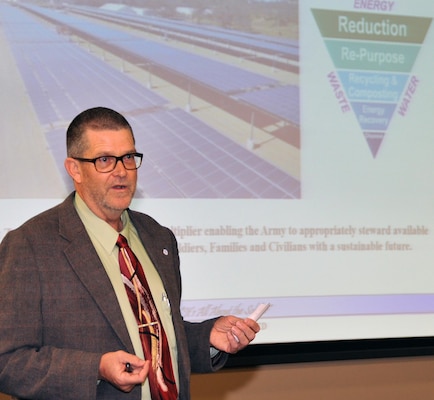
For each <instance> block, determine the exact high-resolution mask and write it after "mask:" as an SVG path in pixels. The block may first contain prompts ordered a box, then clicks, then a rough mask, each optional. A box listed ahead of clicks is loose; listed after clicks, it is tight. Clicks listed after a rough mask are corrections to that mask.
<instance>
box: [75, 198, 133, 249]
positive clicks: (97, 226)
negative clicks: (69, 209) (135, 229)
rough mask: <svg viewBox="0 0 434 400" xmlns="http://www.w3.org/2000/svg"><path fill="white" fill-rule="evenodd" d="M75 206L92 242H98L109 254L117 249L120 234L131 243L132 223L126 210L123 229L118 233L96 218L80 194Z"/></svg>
mask: <svg viewBox="0 0 434 400" xmlns="http://www.w3.org/2000/svg"><path fill="white" fill-rule="evenodd" d="M74 205H75V208H76V210H77V212H78V215H79V216H80V219H81V220H82V222H83V224H84V226H85V228H86V231H87V232H88V233H89V235H90V236H91V237H92V240H97V241H98V242H99V243H100V244H101V246H102V247H103V248H104V250H105V251H106V252H107V253H108V254H110V253H112V252H113V250H114V249H115V247H116V241H117V239H118V236H119V233H121V234H122V235H124V236H125V237H126V238H127V240H128V241H129V236H130V226H131V221H130V217H129V215H128V212H127V210H124V212H123V213H122V215H121V219H122V226H123V229H122V231H121V232H117V231H116V230H115V229H113V228H112V227H111V226H110V225H109V224H108V223H107V222H105V221H104V220H102V219H101V218H99V217H98V216H96V215H95V214H94V213H93V212H92V211H91V210H90V208H89V207H88V206H87V204H86V203H85V202H84V200H83V199H82V198H81V197H80V195H79V194H78V193H76V194H75V199H74Z"/></svg>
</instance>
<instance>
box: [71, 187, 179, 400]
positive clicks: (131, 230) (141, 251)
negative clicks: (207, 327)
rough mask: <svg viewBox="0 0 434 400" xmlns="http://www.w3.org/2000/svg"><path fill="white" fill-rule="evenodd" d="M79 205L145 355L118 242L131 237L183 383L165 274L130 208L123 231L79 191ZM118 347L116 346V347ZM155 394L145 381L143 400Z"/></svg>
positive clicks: (133, 335)
mask: <svg viewBox="0 0 434 400" xmlns="http://www.w3.org/2000/svg"><path fill="white" fill-rule="evenodd" d="M74 205H75V208H76V210H77V212H78V215H79V216H80V219H81V220H82V222H83V224H84V226H85V228H86V231H87V233H88V234H89V236H90V239H91V241H92V243H93V245H94V247H95V250H96V252H97V253H98V256H99V258H100V259H101V262H102V264H103V265H104V268H105V270H106V272H107V275H108V277H109V278H110V281H111V283H112V286H113V289H114V291H115V293H116V296H117V298H118V302H119V305H120V308H121V310H122V314H123V316H124V319H125V323H126V326H127V329H128V332H129V334H130V338H131V342H132V343H133V347H134V351H135V354H136V355H137V356H138V357H140V358H141V359H144V355H143V348H142V344H141V341H140V337H139V330H138V328H137V322H136V317H135V315H134V313H133V310H132V308H131V305H130V302H129V300H128V296H127V293H126V291H125V286H124V284H123V282H122V278H121V273H120V268H119V262H118V253H119V249H118V247H117V246H116V241H117V238H118V236H119V233H121V234H122V235H123V236H125V237H126V238H127V240H128V244H129V246H130V247H131V249H132V250H133V252H134V253H135V255H136V257H137V258H138V259H139V260H140V263H141V264H142V267H143V269H144V271H145V275H146V279H147V280H148V284H149V287H150V289H151V292H152V296H153V298H154V302H155V305H156V307H157V310H158V313H159V315H160V319H161V323H162V324H163V327H164V330H165V332H166V335H167V340H168V343H169V348H170V355H171V358H172V365H173V372H174V374H175V379H176V382H177V385H179V379H178V363H177V357H178V351H177V347H176V337H175V331H174V328H173V323H172V315H171V310H170V304H169V302H168V300H167V296H166V292H165V289H164V286H163V283H162V281H161V278H160V276H159V274H158V272H157V270H156V269H155V267H154V265H153V263H152V261H151V260H150V258H149V256H148V254H147V252H146V250H145V248H144V247H143V245H142V242H141V241H140V239H139V236H138V234H137V231H136V229H135V227H134V226H133V224H132V222H131V221H130V218H129V215H128V212H126V211H124V212H123V213H122V216H121V218H122V223H123V229H122V231H121V232H117V231H116V230H115V229H113V228H112V227H111V226H110V225H109V224H108V223H106V222H105V221H103V220H102V219H101V218H99V217H97V216H96V215H95V214H94V213H93V212H92V211H91V210H90V209H89V207H88V206H87V205H86V203H85V202H84V201H83V200H82V199H81V197H80V196H79V195H78V194H77V193H76V195H75V200H74ZM113 350H116V349H113ZM150 399H151V395H150V391H149V383H148V380H146V381H145V383H144V384H143V385H142V400H150Z"/></svg>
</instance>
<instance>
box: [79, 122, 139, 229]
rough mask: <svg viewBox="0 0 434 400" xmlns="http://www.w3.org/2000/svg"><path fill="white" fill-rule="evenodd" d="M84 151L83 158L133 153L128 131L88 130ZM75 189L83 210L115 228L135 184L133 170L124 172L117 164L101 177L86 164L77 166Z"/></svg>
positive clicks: (91, 165) (122, 167) (133, 149)
mask: <svg viewBox="0 0 434 400" xmlns="http://www.w3.org/2000/svg"><path fill="white" fill-rule="evenodd" d="M86 138H87V143H88V146H87V150H86V152H85V153H86V154H83V155H81V157H83V158H96V157H101V156H117V157H118V156H123V155H125V154H128V153H134V152H136V148H135V145H134V142H133V137H132V135H131V132H130V131H129V130H128V129H121V130H102V131H94V130H88V131H87V132H86ZM78 168H79V176H78V179H76V180H75V181H76V182H75V183H76V189H77V192H78V193H79V194H80V196H81V197H82V199H83V200H84V201H85V203H86V204H87V206H88V207H89V208H90V209H91V210H92V211H93V212H94V213H95V214H96V215H97V216H98V217H100V218H102V219H104V220H105V221H107V222H108V223H110V224H112V225H113V224H116V223H118V221H119V217H120V215H121V213H122V211H123V210H125V209H126V208H128V206H129V205H130V203H131V200H132V198H133V196H134V192H135V190H136V184H137V170H127V169H125V167H124V166H123V164H122V162H121V161H118V162H117V164H116V167H115V169H114V170H113V171H111V172H106V173H101V172H98V171H97V170H96V169H95V166H94V165H93V164H92V163H89V162H79V163H78Z"/></svg>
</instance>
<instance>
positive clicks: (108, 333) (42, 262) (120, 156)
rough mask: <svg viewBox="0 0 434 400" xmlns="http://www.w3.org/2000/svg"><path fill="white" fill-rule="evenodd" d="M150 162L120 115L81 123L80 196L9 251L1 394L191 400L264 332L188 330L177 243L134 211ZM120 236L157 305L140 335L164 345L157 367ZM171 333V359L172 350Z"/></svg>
mask: <svg viewBox="0 0 434 400" xmlns="http://www.w3.org/2000/svg"><path fill="white" fill-rule="evenodd" d="M141 160H142V154H140V153H138V152H137V150H136V148H135V141H134V136H133V131H132V129H131V127H130V125H129V123H128V122H127V121H126V119H125V118H124V117H123V116H122V115H120V114H119V113H117V112H115V111H113V110H110V109H107V108H103V107H98V108H93V109H89V110H86V111H84V112H82V113H81V114H79V115H78V116H77V117H76V118H74V120H73V121H72V122H71V124H70V126H69V127H68V130H67V159H66V160H65V168H66V170H67V171H68V173H69V175H70V176H71V178H72V179H73V181H74V186H75V192H74V193H72V194H71V195H70V196H69V197H68V198H67V199H66V200H65V201H64V202H63V203H62V204H60V205H58V206H56V207H54V208H53V209H51V210H48V211H45V212H44V213H42V214H40V215H38V216H36V217H34V218H32V219H31V220H29V221H28V222H26V223H25V224H24V225H23V226H21V227H20V228H18V229H16V230H14V231H11V232H9V233H8V234H7V235H6V236H5V238H4V240H3V241H2V243H1V245H0V293H1V295H0V392H4V393H8V394H11V395H13V396H15V397H18V398H25V399H56V400H57V399H62V400H67V399H74V400H77V399H80V400H87V399H123V398H126V399H151V398H152V400H156V399H157V398H158V399H166V398H179V399H181V400H185V399H189V398H190V393H189V379H190V371H191V370H192V371H193V372H208V371H214V370H217V369H219V368H221V367H222V366H223V365H224V363H225V361H226V359H227V353H235V352H237V351H239V350H240V349H242V348H244V347H245V346H247V345H248V344H249V343H250V342H251V341H252V340H253V339H254V337H255V334H256V333H257V332H258V331H259V326H258V324H257V323H256V322H255V321H253V320H251V319H240V318H237V317H234V316H225V317H220V318H217V319H214V320H207V321H204V322H202V323H189V322H186V321H184V320H183V318H182V316H181V312H180V300H181V278H180V271H179V257H178V249H177V243H176V239H175V237H174V235H173V233H172V232H171V231H170V230H169V229H167V228H165V227H162V226H161V225H159V224H158V223H157V222H156V221H155V220H153V219H152V218H151V217H149V216H147V215H145V214H141V213H138V212H134V211H132V210H129V208H128V207H129V205H130V202H131V200H132V198H133V195H134V192H135V190H136V181H137V168H139V167H140V164H141ZM119 233H121V234H122V235H123V237H125V238H126V240H127V241H128V243H129V244H130V246H131V249H132V251H133V253H134V255H132V256H131V258H133V257H135V256H137V258H138V259H139V262H140V270H141V269H142V268H143V270H145V275H146V278H147V280H148V282H149V286H150V292H151V296H150V297H151V298H153V301H152V299H151V302H153V303H155V304H154V305H153V306H148V305H146V306H144V309H146V310H147V309H148V307H151V308H152V307H154V308H155V310H156V311H155V313H156V316H155V318H156V319H157V321H153V322H151V323H144V324H141V325H140V323H139V326H142V327H146V328H142V329H147V331H146V332H145V333H147V334H148V335H147V337H150V336H152V335H153V336H154V338H151V339H149V340H150V342H146V343H152V344H151V345H150V346H151V347H152V346H153V347H152V348H153V350H152V351H157V353H158V357H159V358H158V361H156V360H155V359H154V353H152V354H153V355H152V357H150V358H151V359H152V360H150V359H149V357H145V355H144V354H145V351H147V347H146V344H143V343H144V339H143V338H144V337H145V336H146V335H144V334H143V335H142V332H141V331H140V327H139V326H138V320H137V318H138V317H137V315H135V314H136V311H135V309H134V306H133V305H132V303H131V304H130V301H129V295H131V294H132V293H133V296H131V297H132V298H133V299H132V300H134V297H136V296H135V294H134V293H137V296H139V294H138V293H139V292H134V288H135V287H136V286H137V285H136V283H134V285H133V282H135V279H136V278H137V276H138V274H136V273H137V267H135V268H136V270H135V271H134V272H133V271H132V273H131V276H130V277H128V278H126V277H125V276H124V275H125V274H126V273H125V274H124V272H122V274H121V273H120V269H119V268H120V264H119V263H120V262H121V261H120V258H119V254H123V253H122V251H121V249H120V248H119V244H117V243H118V242H117V241H118V240H119V238H120V236H119ZM127 258H129V257H127ZM130 261H131V260H130ZM129 265H130V266H131V265H132V264H129ZM136 275H137V276H136ZM139 285H140V283H139ZM130 289H131V290H130ZM140 293H141V294H140V296H141V295H142V294H143V293H142V292H140ZM140 296H139V297H137V299H136V303H135V306H136V307H141V306H140V305H141V304H143V302H144V300H143V298H142V297H140ZM141 312H142V311H140V312H139V313H141ZM151 325H152V327H153V326H155V328H157V327H158V329H159V330H158V332H157V333H158V335H157V334H154V331H153V330H152V332H151V330H150V327H151ZM160 328H161V331H160ZM163 331H164V336H165V337H167V340H165V342H167V344H168V348H169V349H170V350H167V349H166V350H162V347H161V346H162V344H161V343H162V342H163V340H162V337H163V333H162V332H163ZM163 353H164V354H163ZM162 354H163V356H167V358H166V359H165V361H164V360H163V361H162V362H160V360H161V355H162ZM145 358H146V361H145ZM163 364H164V365H163ZM169 366H170V368H169ZM160 367H161V368H160ZM169 369H170V370H172V371H173V379H170V378H169V377H168V372H167V371H168V370H169ZM153 373H155V376H157V378H156V379H157V381H153V380H152V379H151V377H152V376H154V375H151V374H153ZM154 382H157V384H155V383H154ZM151 393H152V395H151ZM170 393H171V394H170ZM151 396H152V397H151ZM166 396H167V397H166ZM170 396H172V397H170Z"/></svg>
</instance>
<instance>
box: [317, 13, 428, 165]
mask: <svg viewBox="0 0 434 400" xmlns="http://www.w3.org/2000/svg"><path fill="white" fill-rule="evenodd" d="M312 14H313V16H314V18H315V21H316V23H317V25H318V28H319V30H320V32H321V35H322V37H323V38H324V43H325V45H326V48H327V50H328V53H329V55H330V57H331V59H332V61H333V64H334V66H335V67H336V70H337V76H336V75H335V76H333V77H332V78H333V79H337V78H338V79H339V81H340V83H341V85H342V87H343V89H344V91H345V94H346V96H347V98H348V101H349V103H350V104H351V107H352V109H353V112H354V114H355V115H356V118H357V121H358V123H359V126H360V128H361V129H362V131H363V134H364V136H365V139H366V141H367V143H368V146H369V149H370V151H371V153H372V155H373V156H374V157H376V155H377V153H378V150H379V148H380V146H381V143H382V141H383V138H384V136H385V134H386V131H387V129H388V127H389V124H390V121H391V119H392V117H393V114H394V112H395V110H396V108H397V105H398V103H399V102H400V101H401V98H402V96H403V93H405V92H406V90H407V88H408V87H409V85H411V84H412V79H411V77H410V73H411V70H412V68H413V65H414V63H415V61H416V58H417V56H418V54H419V50H420V48H421V46H422V43H423V42H424V40H425V36H426V33H427V32H428V29H429V27H430V25H431V21H432V18H424V17H414V16H401V15H390V14H374V13H363V12H352V11H339V10H324V9H312ZM329 78H330V77H329Z"/></svg>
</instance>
